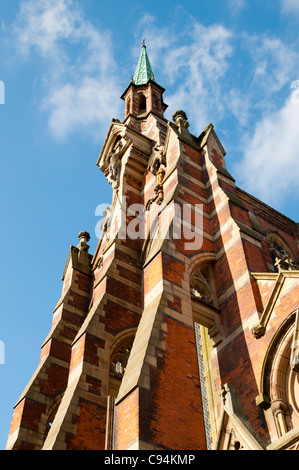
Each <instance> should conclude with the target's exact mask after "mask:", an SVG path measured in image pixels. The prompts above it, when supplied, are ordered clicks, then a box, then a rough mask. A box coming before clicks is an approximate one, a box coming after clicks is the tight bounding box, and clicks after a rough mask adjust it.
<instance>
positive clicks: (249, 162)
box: [235, 96, 299, 206]
mask: <svg viewBox="0 0 299 470" xmlns="http://www.w3.org/2000/svg"><path fill="white" fill-rule="evenodd" d="M298 101H299V100H298ZM298 122H299V102H298V103H296V102H295V100H292V99H291V96H290V97H289V98H288V99H287V101H286V102H285V104H284V106H283V107H282V108H281V109H280V110H278V111H277V112H276V113H274V114H268V115H266V116H265V117H264V118H263V119H262V120H261V121H260V122H257V124H256V126H255V129H254V132H253V135H252V136H251V137H250V138H248V139H247V142H244V146H245V149H246V150H245V152H244V156H243V158H242V160H241V162H240V163H239V164H238V165H236V166H235V174H236V173H237V174H238V185H239V186H241V187H243V188H244V189H246V190H247V191H248V192H250V193H251V194H254V195H256V196H257V197H259V198H260V199H262V200H263V201H264V202H266V203H268V204H270V205H272V206H273V205H274V206H275V205H277V206H279V205H280V204H281V203H282V201H283V200H284V198H285V197H286V196H287V194H290V193H292V195H293V196H292V197H293V198H294V197H295V198H296V196H298V194H299V187H298V180H299V163H298Z"/></svg>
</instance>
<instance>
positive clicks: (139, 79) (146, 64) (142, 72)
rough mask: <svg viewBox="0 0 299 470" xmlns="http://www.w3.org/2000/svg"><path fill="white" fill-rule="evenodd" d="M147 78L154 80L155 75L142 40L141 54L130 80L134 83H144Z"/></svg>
mask: <svg viewBox="0 0 299 470" xmlns="http://www.w3.org/2000/svg"><path fill="white" fill-rule="evenodd" d="M149 80H153V81H154V82H155V77H154V73H153V70H152V67H151V64H150V61H149V58H148V55H147V52H146V46H145V44H144V42H143V44H142V49H141V54H140V57H139V61H138V64H137V67H136V70H135V74H134V77H133V79H132V81H133V83H134V84H135V85H145V84H146V83H147V82H148V81H149Z"/></svg>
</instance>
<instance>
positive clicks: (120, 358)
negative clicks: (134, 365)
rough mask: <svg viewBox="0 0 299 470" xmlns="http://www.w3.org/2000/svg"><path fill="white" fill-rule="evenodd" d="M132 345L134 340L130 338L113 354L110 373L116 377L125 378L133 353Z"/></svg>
mask: <svg viewBox="0 0 299 470" xmlns="http://www.w3.org/2000/svg"><path fill="white" fill-rule="evenodd" d="M132 343H133V339H132V338H130V339H129V340H127V341H126V342H125V343H122V344H121V345H120V346H119V347H118V348H117V349H116V350H115V351H114V352H113V353H112V356H111V359H110V373H111V374H113V375H114V376H115V377H118V378H122V377H123V375H124V373H125V370H126V367H127V363H128V360H129V356H130V353H131V349H132Z"/></svg>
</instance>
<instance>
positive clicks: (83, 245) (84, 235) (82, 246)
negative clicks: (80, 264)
mask: <svg viewBox="0 0 299 470" xmlns="http://www.w3.org/2000/svg"><path fill="white" fill-rule="evenodd" d="M78 238H79V240H80V243H79V245H78V248H79V250H80V251H88V250H89V248H90V246H89V245H88V244H87V242H88V241H89V240H90V235H89V233H88V232H84V231H83V232H80V233H79V235H78Z"/></svg>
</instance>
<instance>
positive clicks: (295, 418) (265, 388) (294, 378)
mask: <svg viewBox="0 0 299 470" xmlns="http://www.w3.org/2000/svg"><path fill="white" fill-rule="evenodd" d="M298 312H299V308H297V309H296V310H294V311H293V312H292V313H291V314H290V315H288V317H287V318H286V319H285V321H284V322H283V323H282V325H281V326H280V328H279V329H278V330H277V332H276V334H275V335H274V337H273V339H272V341H271V343H270V346H269V348H268V351H267V354H266V356H265V360H264V364H263V370H262V376H261V386H260V390H261V393H260V395H259V396H258V397H257V399H256V402H257V404H258V405H259V406H261V408H263V409H264V410H267V413H266V417H267V419H268V422H269V424H270V426H269V427H270V428H271V422H273V423H274V426H275V431H276V436H275V437H276V439H277V438H280V437H282V436H285V435H288V433H290V432H291V433H292V436H293V434H294V430H295V429H296V428H297V429H298V433H297V434H298V435H297V437H296V439H297V441H298V442H299V372H298V371H299V356H298V346H299V313H298ZM271 437H272V438H273V436H271ZM293 437H294V436H293ZM272 440H273V439H272Z"/></svg>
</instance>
